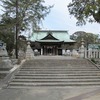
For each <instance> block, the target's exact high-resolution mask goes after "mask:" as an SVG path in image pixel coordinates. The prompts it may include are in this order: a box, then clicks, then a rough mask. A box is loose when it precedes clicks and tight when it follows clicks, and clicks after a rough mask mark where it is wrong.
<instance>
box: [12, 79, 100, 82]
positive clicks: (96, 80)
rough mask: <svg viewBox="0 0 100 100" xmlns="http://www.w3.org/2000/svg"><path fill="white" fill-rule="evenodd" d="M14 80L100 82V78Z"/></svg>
mask: <svg viewBox="0 0 100 100" xmlns="http://www.w3.org/2000/svg"><path fill="white" fill-rule="evenodd" d="M12 82H24V83H25V82H41V83H42V82H100V79H61V78H60V79H13V80H12Z"/></svg>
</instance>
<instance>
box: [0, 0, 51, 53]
mask: <svg viewBox="0 0 100 100" xmlns="http://www.w3.org/2000/svg"><path fill="white" fill-rule="evenodd" d="M16 1H18V5H17V3H16ZM1 2H2V7H3V8H4V13H3V15H2V19H1V21H0V40H2V41H4V42H5V43H6V44H7V50H8V52H11V51H12V49H13V48H14V45H15V44H14V41H15V33H16V30H17V31H18V35H19V34H20V32H22V31H25V30H27V29H29V28H30V25H33V27H34V29H36V28H37V27H39V23H40V22H41V21H42V20H43V19H44V18H45V16H46V15H47V14H48V13H49V12H50V9H51V8H52V6H48V7H47V6H45V5H44V3H45V2H44V0H1ZM17 10H18V12H17ZM16 16H17V17H16ZM16 26H17V27H18V28H16ZM31 27H32V26H31ZM18 43H19V46H18V47H21V46H22V45H23V43H22V42H21V43H20V41H18ZM20 45H21V46H20ZM23 46H24V45H23Z"/></svg>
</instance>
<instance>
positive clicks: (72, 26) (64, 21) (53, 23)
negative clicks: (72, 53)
mask: <svg viewBox="0 0 100 100" xmlns="http://www.w3.org/2000/svg"><path fill="white" fill-rule="evenodd" d="M69 2H71V0H45V5H54V7H53V8H52V9H51V12H50V13H49V14H48V15H47V16H46V17H45V20H43V21H42V24H41V28H42V29H43V30H66V31H68V33H69V35H71V34H73V33H74V32H76V31H85V32H89V33H94V34H99V35H100V24H97V23H92V24H91V23H87V24H86V25H84V26H76V22H77V20H76V19H75V18H74V17H73V16H71V15H70V14H69V11H68V8H67V5H68V4H69ZM0 4H1V3H0ZM0 9H1V7H0ZM1 13H2V12H1V10H0V14H1Z"/></svg>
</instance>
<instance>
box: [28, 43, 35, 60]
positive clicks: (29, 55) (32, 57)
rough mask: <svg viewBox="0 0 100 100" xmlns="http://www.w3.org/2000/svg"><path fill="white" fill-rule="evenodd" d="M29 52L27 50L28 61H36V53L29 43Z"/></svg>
mask: <svg viewBox="0 0 100 100" xmlns="http://www.w3.org/2000/svg"><path fill="white" fill-rule="evenodd" d="M27 44H28V46H27V50H26V60H33V59H34V52H33V50H32V48H31V47H30V42H28V43H27Z"/></svg>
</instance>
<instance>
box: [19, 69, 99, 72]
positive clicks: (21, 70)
mask: <svg viewBox="0 0 100 100" xmlns="http://www.w3.org/2000/svg"><path fill="white" fill-rule="evenodd" d="M20 71H86V72H87V71H91V72H92V71H93V72H94V71H99V72H100V70H98V69H20Z"/></svg>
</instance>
